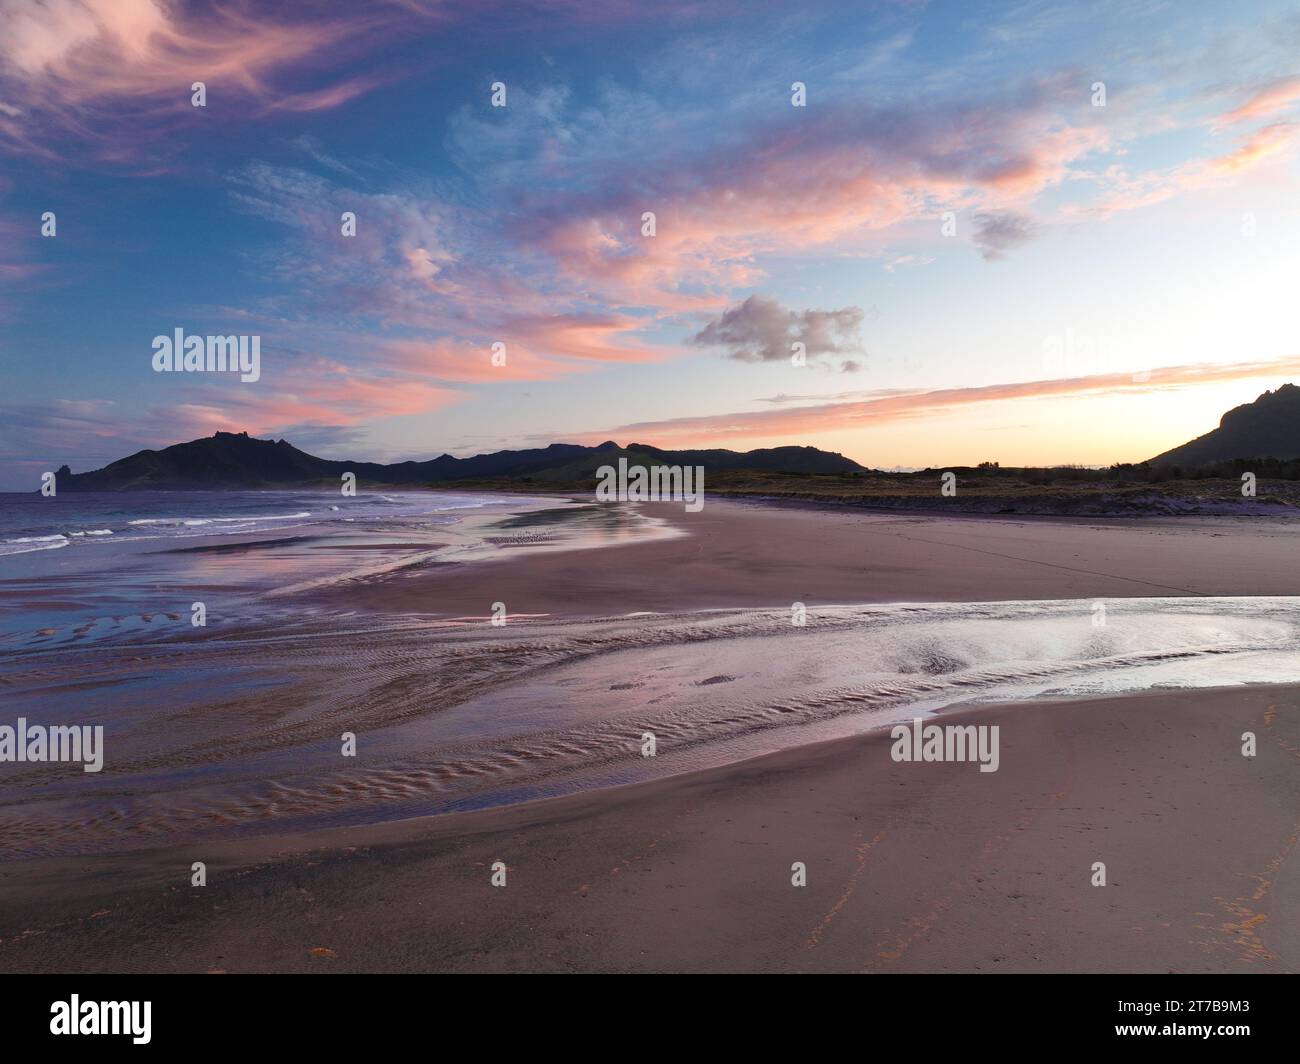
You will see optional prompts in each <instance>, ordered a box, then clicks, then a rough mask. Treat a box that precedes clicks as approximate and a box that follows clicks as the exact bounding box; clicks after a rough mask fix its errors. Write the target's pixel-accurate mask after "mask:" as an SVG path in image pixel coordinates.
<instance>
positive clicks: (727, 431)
mask: <svg viewBox="0 0 1300 1064" xmlns="http://www.w3.org/2000/svg"><path fill="white" fill-rule="evenodd" d="M1294 373H1300V357H1292V358H1283V359H1277V360H1275V361H1270V362H1246V363H1228V364H1217V365H1192V366H1166V367H1163V368H1161V369H1155V370H1152V371H1151V372H1150V374H1149V375H1144V379H1143V380H1140V381H1139V380H1135V379H1134V377H1133V375H1132V374H1126V373H1108V374H1095V375H1093V376H1088V377H1073V378H1066V379H1062V380H1044V381H1021V382H1016V383H1004V384H990V385H984V386H981V387H971V388H947V389H941V390H938V391H929V392H914V393H910V394H904V395H889V396H883V397H880V398H874V399H866V400H861V401H854V402H832V403H819V404H816V405H813V406H801V407H794V408H785V409H776V410H757V411H743V412H738V413H731V414H708V415H704V416H701V417H685V418H672V419H669V420H664V421H641V422H637V423H635V424H631V425H620V426H617V427H615V428H605V429H599V430H593V431H591V432H586V433H580V434H578V435H577V436H576V437H575V438H576V439H579V440H582V441H588V442H598V441H601V440H607V439H610V438H613V437H615V436H626V435H628V434H637V435H642V436H648V437H649V438H650V442H652V443H655V444H660V445H667V444H682V445H691V446H713V445H719V444H723V443H725V442H727V441H732V440H739V439H754V438H780V439H784V440H787V441H789V442H794V441H796V440H800V439H803V438H806V437H809V436H815V435H817V434H819V433H825V432H832V431H843V430H845V429H861V428H865V427H868V426H877V425H882V424H888V423H890V422H893V421H900V420H905V419H911V418H919V417H928V416H931V415H934V414H938V413H941V412H943V411H945V410H950V409H953V408H957V407H963V406H971V405H975V404H979V403H990V402H1000V401H1005V400H1021V399H1041V398H1047V397H1060V396H1070V395H1081V394H1094V395H1095V394H1107V393H1110V394H1114V393H1121V392H1128V393H1142V392H1153V391H1158V390H1161V389H1165V388H1174V387H1184V386H1190V385H1204V384H1213V383H1215V382H1218V381H1235V380H1243V379H1248V378H1254V377H1266V376H1269V377H1272V376H1286V375H1290V374H1294Z"/></svg>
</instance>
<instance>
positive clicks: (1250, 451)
mask: <svg viewBox="0 0 1300 1064" xmlns="http://www.w3.org/2000/svg"><path fill="white" fill-rule="evenodd" d="M620 457H625V458H627V459H628V463H629V465H652V464H664V465H682V466H685V465H692V466H703V467H704V468H705V469H706V470H707V471H708V472H709V473H710V474H713V473H721V472H746V473H771V474H804V475H807V474H859V473H867V472H869V470H867V469H866V468H865V467H863V466H861V465H859V464H858V463H857V462H855V461H853V460H852V459H850V458H846V457H844V455H842V454H838V453H835V452H832V451H822V450H819V449H818V448H816V447H765V448H760V449H758V450H753V451H743V452H742V451H729V450H723V449H718V448H714V449H707V450H683V451H668V450H663V449H661V448H659V447H651V446H649V445H647V444H642V443H630V444H628V445H627V446H626V447H621V446H620V445H619V444H617V443H614V442H613V441H606V442H605V443H602V444H600V445H598V446H595V447H588V446H583V445H581V444H575V443H553V444H551V445H550V446H549V447H538V448H532V449H528V450H520V451H494V452H492V453H491V454H479V455H475V456H473V457H472V458H454V457H452V456H451V455H449V454H443V455H440V456H439V457H437V458H433V459H430V460H428V461H423V462H413V461H408V462H393V463H389V464H384V463H380V462H353V461H338V460H334V459H328V458H317V457H316V456H315V455H312V454H308V453H307V452H306V451H302V450H299V449H298V448H297V447H295V446H293V444H291V443H289V442H288V441H287V440H262V439H257V438H256V437H252V436H249V435H248V433H246V432H239V433H235V432H218V433H216V434H215V435H212V436H207V437H204V438H203V439H199V440H190V441H189V442H188V443H177V444H174V445H172V446H171V447H164V448H163V449H161V450H157V451H153V450H147V451H138V452H136V453H135V454H133V455H130V456H128V457H126V458H121V459H119V460H118V461H116V462H113V463H111V464H109V465H106V466H104V467H103V468H102V469H96V470H93V471H91V472H88V473H73V472H72V471H71V470H70V469H69V468H68V466H66V465H65V466H63V467H62V468H61V469H60V470H59V472H58V486H59V490H64V489H71V490H101V491H103V490H108V491H117V490H125V489H132V488H165V489H196V488H276V487H291V486H311V485H316V486H325V485H329V486H334V485H336V484H338V482H339V479H340V477H341V475H342V474H343V473H346V472H352V473H355V474H356V477H357V481H358V483H360V484H374V485H387V486H390V487H397V486H399V485H401V486H407V487H420V486H428V485H448V484H456V483H467V482H484V481H490V482H496V483H498V484H509V483H511V482H523V483H527V484H534V485H536V486H539V487H544V486H546V485H547V484H552V485H554V486H556V487H561V486H566V485H572V484H575V483H579V482H583V481H589V480H593V479H595V477H596V470H597V469H598V468H599V467H601V466H604V465H616V464H617V462H618V459H619V458H620ZM1262 458H1273V459H1280V460H1294V459H1300V388H1297V387H1296V386H1295V385H1294V384H1283V385H1282V386H1281V387H1279V388H1278V389H1277V390H1276V391H1271V392H1265V393H1264V394H1263V395H1261V396H1260V397H1259V398H1258V399H1256V400H1255V401H1254V402H1253V403H1246V404H1244V405H1242V406H1238V407H1235V408H1234V409H1232V410H1229V411H1228V412H1227V413H1226V414H1224V415H1223V417H1222V419H1221V420H1220V422H1219V427H1218V428H1217V429H1214V430H1213V431H1211V432H1207V433H1205V435H1203V436H1198V437H1197V438H1196V439H1194V440H1191V441H1189V442H1187V443H1185V444H1183V445H1181V446H1179V447H1174V448H1172V449H1171V450H1168V451H1165V452H1164V453H1163V454H1159V455H1157V456H1156V457H1154V458H1151V459H1148V460H1147V462H1146V463H1144V464H1145V465H1149V466H1153V467H1160V468H1163V469H1169V468H1171V467H1177V468H1178V469H1181V470H1186V471H1193V470H1196V469H1204V468H1206V467H1210V466H1214V465H1217V464H1219V463H1224V462H1231V461H1234V460H1240V459H1262Z"/></svg>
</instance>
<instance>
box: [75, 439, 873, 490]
mask: <svg viewBox="0 0 1300 1064" xmlns="http://www.w3.org/2000/svg"><path fill="white" fill-rule="evenodd" d="M619 456H626V457H627V458H628V460H629V463H631V464H637V463H641V464H651V463H654V464H658V463H663V464H667V465H702V466H704V468H705V471H706V473H712V472H717V471H723V470H754V471H757V472H784V473H848V472H854V471H857V470H861V469H862V467H861V466H859V465H858V464H857V463H856V462H854V461H852V460H851V459H848V458H845V457H844V456H843V455H840V454H833V453H830V452H828V451H819V450H818V449H817V448H816V447H772V448H765V449H762V450H756V451H748V452H743V453H742V452H739V451H727V450H705V451H665V450H661V449H660V448H658V447H648V446H645V445H643V444H637V443H633V444H629V445H628V446H627V447H620V446H619V445H618V444H616V443H613V442H606V443H602V444H600V445H599V446H598V447H584V446H582V445H580V444H573V443H553V444H551V445H550V446H549V447H540V448H534V449H531V450H523V451H496V452H494V453H492V454H479V455H475V456H474V457H472V458H453V457H452V456H451V455H449V454H444V455H441V456H440V457H438V458H434V459H431V460H429V461H425V462H394V463H391V464H382V463H378V462H352V461H335V460H331V459H327V458H317V457H316V456H315V455H311V454H308V453H307V452H306V451H300V450H299V449H298V448H297V447H295V446H293V444H291V443H288V442H287V441H285V440H259V439H256V438H254V437H251V436H249V435H248V433H246V432H240V433H234V432H218V433H217V434H216V435H214V436H208V437H205V438H204V439H201V440H191V441H190V442H189V443H178V444H174V445H173V446H171V447H164V448H163V449H162V450H160V451H139V452H138V453H136V454H133V455H130V456H129V457H127V458H121V459H118V460H117V461H116V462H113V463H111V464H110V465H106V466H104V468H103V469H96V470H94V471H93V472H89V473H72V472H71V471H70V470H69V468H68V467H67V466H64V467H63V468H62V469H60V470H59V476H58V487H59V490H60V491H63V490H65V488H66V489H71V490H74V491H75V490H97V491H118V490H124V489H130V488H187V489H195V488H271V487H294V486H304V485H312V484H329V485H330V486H335V485H337V484H338V482H339V478H340V477H341V475H342V474H343V473H345V472H352V473H355V474H356V476H357V481H358V482H359V483H361V484H387V485H390V486H396V485H399V484H402V485H408V486H419V485H431V484H450V483H455V482H457V481H484V480H502V481H506V482H508V481H510V480H514V479H522V478H530V479H531V480H532V481H540V482H554V483H555V484H557V485H558V484H563V483H571V482H573V481H579V480H587V479H591V478H593V477H594V476H595V472H596V469H597V468H598V467H600V466H602V465H613V464H616V463H617V461H618V458H619Z"/></svg>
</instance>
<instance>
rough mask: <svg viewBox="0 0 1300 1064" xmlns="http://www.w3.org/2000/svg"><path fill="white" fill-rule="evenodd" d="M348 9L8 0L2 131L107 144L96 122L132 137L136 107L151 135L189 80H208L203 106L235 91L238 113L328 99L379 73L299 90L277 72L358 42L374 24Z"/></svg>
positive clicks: (0, 25)
mask: <svg viewBox="0 0 1300 1064" xmlns="http://www.w3.org/2000/svg"><path fill="white" fill-rule="evenodd" d="M356 10H359V9H354V12H353V13H352V14H349V15H346V16H341V15H334V16H329V17H326V16H322V15H321V14H320V13H319V11H317V12H315V13H314V15H313V17H311V18H298V19H296V20H293V21H289V20H285V19H276V18H272V17H268V16H266V15H264V14H261V13H254V11H253V10H252V8H251V6H250V5H248V4H246V3H239V2H226V3H218V4H216V5H214V6H212V7H210V8H207V9H204V10H202V11H196V10H194V9H192V8H189V7H186V6H184V5H181V4H169V3H163V2H162V0H48V2H38V0H13V2H11V3H9V4H8V5H6V6H5V7H4V8H3V9H2V10H0V101H3V102H4V104H5V106H4V107H3V108H0V137H3V138H5V139H7V140H8V141H10V142H11V143H12V144H13V145H15V146H17V147H20V148H25V149H27V150H29V151H31V152H34V153H37V154H43V155H48V154H50V153H51V149H50V148H49V147H48V141H49V139H50V138H49V132H50V129H51V127H57V128H59V129H61V130H62V131H63V133H64V134H65V135H68V136H70V137H72V138H74V139H76V140H79V141H81V140H89V141H99V140H102V141H104V143H105V147H106V149H108V148H109V146H110V145H111V138H109V137H107V136H105V135H104V134H103V132H102V129H101V125H102V123H104V122H105V121H110V122H111V123H112V125H113V128H114V129H125V130H129V131H130V133H131V134H132V135H133V136H138V135H139V130H140V125H139V120H140V119H141V117H143V116H148V118H149V121H150V125H151V129H150V135H151V136H153V137H158V136H160V135H161V134H162V133H163V132H165V127H164V125H163V123H162V121H161V120H162V119H163V118H164V116H167V115H171V116H172V117H173V118H177V117H179V116H181V115H184V114H185V113H187V112H189V111H190V110H191V106H190V91H191V90H190V87H191V85H192V84H193V83H194V82H196V81H201V82H204V84H205V85H206V86H207V91H208V93H209V101H210V104H213V105H215V104H216V103H217V102H218V101H221V100H222V99H223V97H224V99H225V100H227V101H228V100H230V99H231V98H232V97H233V98H234V99H235V100H238V101H240V103H241V105H243V109H242V110H241V111H239V114H240V115H241V116H246V115H247V104H248V102H249V101H252V102H253V103H254V104H256V105H257V106H259V107H263V108H266V109H287V110H319V109H322V108H326V107H334V106H338V105H339V104H341V103H344V102H346V101H347V100H349V99H351V98H352V97H354V96H355V95H357V94H358V93H360V92H363V91H366V90H367V89H368V88H370V87H372V86H373V85H374V84H376V83H377V79H376V78H375V77H373V76H371V77H367V78H362V79H344V80H342V81H336V82H334V83H333V84H330V85H327V86H324V87H319V88H315V89H308V90H290V89H285V88H284V87H283V86H282V85H280V84H278V83H277V80H276V79H277V77H278V76H279V75H281V74H284V73H286V72H288V71H299V70H302V69H303V68H304V67H306V66H309V65H317V66H319V65H324V64H326V63H330V64H336V63H337V62H338V61H339V58H340V56H341V55H342V54H343V53H345V52H347V51H350V50H352V49H354V48H356V47H357V46H358V45H359V43H360V42H361V41H362V40H364V39H365V38H366V35H367V33H368V31H371V30H374V29H375V28H377V26H378V25H379V22H380V19H379V18H378V17H377V16H376V15H374V14H372V15H358V14H357V13H356ZM128 120H129V123H128ZM38 131H39V136H38ZM117 151H118V152H119V153H120V152H121V149H120V148H118V149H117Z"/></svg>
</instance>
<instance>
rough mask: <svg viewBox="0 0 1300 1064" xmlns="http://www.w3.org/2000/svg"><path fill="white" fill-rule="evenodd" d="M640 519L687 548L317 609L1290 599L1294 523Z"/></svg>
mask: <svg viewBox="0 0 1300 1064" xmlns="http://www.w3.org/2000/svg"><path fill="white" fill-rule="evenodd" d="M645 510H646V512H647V513H650V514H652V515H654V516H656V517H659V518H662V519H663V520H665V521H668V522H670V523H671V524H673V525H674V526H677V527H679V528H681V529H684V530H685V531H687V532H688V533H689V536H688V537H686V538H681V539H662V540H658V541H652V542H647V543H637V544H630V545H627V546H611V547H606V548H602V549H601V550H599V551H585V550H584V551H565V552H560V553H538V554H529V553H521V554H520V555H519V556H518V557H515V558H511V559H509V560H508V561H501V562H491V563H489V564H486V565H440V566H435V567H432V568H429V569H424V570H412V571H407V572H405V573H403V574H401V575H400V576H399V577H398V578H397V579H394V580H385V581H383V582H376V583H372V584H365V583H350V584H347V585H343V586H340V587H338V588H335V589H333V590H332V591H330V592H329V593H328V594H327V599H328V601H331V602H333V603H335V604H337V605H348V606H354V607H360V608H374V609H397V610H405V609H411V610H420V611H432V612H438V613H442V614H446V615H453V616H486V615H487V614H488V613H489V611H490V609H491V604H492V603H493V602H498V601H500V602H504V603H506V606H507V608H508V609H509V610H510V612H512V613H515V612H518V613H527V614H555V615H571V616H572V615H581V616H608V615H612V614H624V613H631V612H635V611H640V610H662V611H667V612H673V611H678V610H688V609H709V608H727V607H767V606H786V607H788V606H789V605H790V603H792V602H795V601H800V602H805V603H807V604H809V605H819V604H827V603H859V602H995V601H1006V600H1010V599H1052V598H1105V597H1117V598H1125V597H1150V596H1161V595H1300V565H1296V564H1295V559H1296V557H1297V554H1298V553H1300V522H1297V521H1293V520H1290V519H1271V518H1258V519H1255V518H1149V519H1133V520H1129V519H1108V520H1093V521H1080V520H1069V519H1056V518H1032V519H1015V518H997V517H952V516H948V515H935V516H928V515H916V514H909V515H906V516H900V515H893V514H879V513H868V512H864V511H851V510H846V509H843V508H833V509H815V508H811V507H794V506H766V505H760V504H757V503H742V502H734V501H730V500H713V499H711V500H709V501H708V502H707V503H706V505H705V506H704V508H703V510H701V511H700V512H699V513H693V514H692V513H686V512H684V510H683V508H682V507H681V506H680V505H674V504H670V503H656V504H650V505H647V506H646V507H645Z"/></svg>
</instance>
